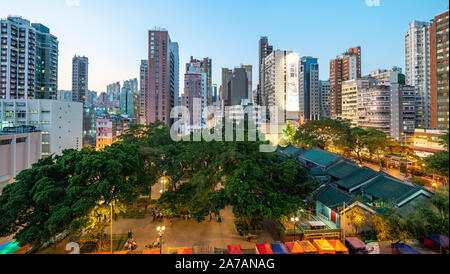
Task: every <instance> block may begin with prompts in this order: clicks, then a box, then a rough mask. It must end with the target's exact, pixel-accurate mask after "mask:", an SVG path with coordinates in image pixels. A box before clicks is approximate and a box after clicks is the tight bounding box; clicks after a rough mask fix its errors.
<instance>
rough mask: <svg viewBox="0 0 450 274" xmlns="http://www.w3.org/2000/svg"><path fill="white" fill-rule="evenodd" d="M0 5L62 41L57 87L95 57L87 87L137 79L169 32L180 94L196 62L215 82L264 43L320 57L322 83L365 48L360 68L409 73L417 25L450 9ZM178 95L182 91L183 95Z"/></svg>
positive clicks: (339, 1) (157, 2) (175, 3)
mask: <svg viewBox="0 0 450 274" xmlns="http://www.w3.org/2000/svg"><path fill="white" fill-rule="evenodd" d="M366 1H368V2H376V0H308V1H307V0H277V1H273V0H272V1H269V0H227V1H223V0H220V1H219V0H146V1H143V0H127V1H125V0H120V1H119V0H1V1H0V18H6V17H7V16H8V15H20V16H22V17H24V18H26V19H29V20H30V21H31V22H40V23H42V24H44V25H46V26H48V27H49V28H50V30H51V32H52V33H53V34H54V35H56V36H57V37H58V40H59V42H60V47H59V86H58V88H59V89H71V62H72V57H73V55H74V54H77V55H85V56H87V57H89V63H90V64H89V89H90V90H95V91H99V92H102V91H105V89H106V85H107V84H109V83H112V82H115V81H123V80H126V79H130V78H134V77H138V76H139V63H140V60H141V59H146V58H147V31H148V30H149V29H151V28H154V27H163V28H166V29H168V30H169V33H170V36H171V38H172V40H173V41H176V42H178V43H179V46H180V72H181V73H180V84H181V85H180V87H182V86H183V85H182V83H183V82H182V80H183V73H184V67H185V63H186V62H187V61H188V60H189V58H190V56H191V55H193V56H194V57H196V58H203V57H210V58H212V60H213V72H214V73H213V83H218V84H220V82H221V79H220V77H221V74H220V71H221V68H222V67H229V68H233V67H237V66H240V64H251V65H253V67H254V68H253V71H254V73H253V85H254V87H256V82H257V81H258V77H257V71H258V69H257V64H258V39H259V37H260V36H263V35H266V36H268V37H269V42H270V43H271V44H272V45H274V47H275V48H276V49H282V50H293V51H296V52H298V53H299V54H300V55H301V56H314V57H317V58H319V64H320V78H321V79H322V80H325V79H328V73H329V60H330V59H332V58H334V57H335V56H337V55H339V54H340V53H342V52H343V51H344V50H346V49H347V48H350V47H353V46H357V45H360V46H361V47H362V71H363V74H368V73H369V72H370V71H371V70H374V69H377V68H390V67H391V66H400V67H402V68H403V67H404V36H405V34H406V31H407V29H408V24H409V23H410V22H411V21H412V20H422V21H428V20H430V19H432V18H434V16H435V15H437V14H439V13H442V12H444V11H445V10H447V9H448V1H446V0H429V1H423V0H378V1H379V6H369V5H367V3H366ZM180 92H181V91H180Z"/></svg>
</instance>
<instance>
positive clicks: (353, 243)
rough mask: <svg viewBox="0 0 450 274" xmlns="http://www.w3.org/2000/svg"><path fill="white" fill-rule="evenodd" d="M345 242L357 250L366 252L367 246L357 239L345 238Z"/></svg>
mask: <svg viewBox="0 0 450 274" xmlns="http://www.w3.org/2000/svg"><path fill="white" fill-rule="evenodd" d="M345 242H346V243H347V244H348V245H351V246H352V247H353V248H354V249H355V250H365V249H366V244H365V243H364V242H363V241H361V240H360V239H359V238H357V237H348V238H345Z"/></svg>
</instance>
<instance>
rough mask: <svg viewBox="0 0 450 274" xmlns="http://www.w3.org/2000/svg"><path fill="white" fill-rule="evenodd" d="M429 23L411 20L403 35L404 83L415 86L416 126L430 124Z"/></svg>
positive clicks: (421, 126) (426, 126) (428, 125)
mask: <svg viewBox="0 0 450 274" xmlns="http://www.w3.org/2000/svg"><path fill="white" fill-rule="evenodd" d="M429 32H430V24H429V23H428V22H420V21H413V22H412V23H411V24H409V29H408V32H407V34H406V36H405V74H406V84H407V85H411V86H414V87H415V88H416V109H415V110H416V127H417V128H430V126H431V94H430V33H429Z"/></svg>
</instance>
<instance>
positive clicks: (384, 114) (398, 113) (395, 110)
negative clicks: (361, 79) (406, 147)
mask: <svg viewBox="0 0 450 274" xmlns="http://www.w3.org/2000/svg"><path fill="white" fill-rule="evenodd" d="M414 120H415V91H414V87H412V86H407V85H400V84H398V83H389V82H385V83H383V84H377V85H374V86H371V87H368V88H363V89H361V90H360V91H358V126H359V127H362V128H368V127H373V128H376V129H378V130H381V131H383V132H385V133H386V134H388V135H389V136H391V137H392V138H393V139H394V140H396V141H404V140H407V139H408V138H410V137H412V136H413V134H414Z"/></svg>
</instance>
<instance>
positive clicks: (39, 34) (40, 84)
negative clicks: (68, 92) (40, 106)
mask: <svg viewBox="0 0 450 274" xmlns="http://www.w3.org/2000/svg"><path fill="white" fill-rule="evenodd" d="M31 26H32V27H33V28H34V29H35V30H36V64H35V66H36V68H35V72H36V75H35V77H36V78H35V79H36V81H35V85H36V93H35V98H36V99H56V97H57V91H58V39H57V38H56V36H54V35H52V34H51V33H50V29H49V28H47V27H46V26H44V25H42V24H31Z"/></svg>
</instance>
